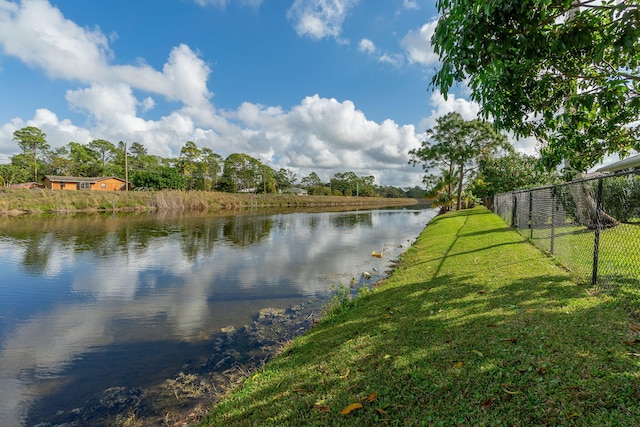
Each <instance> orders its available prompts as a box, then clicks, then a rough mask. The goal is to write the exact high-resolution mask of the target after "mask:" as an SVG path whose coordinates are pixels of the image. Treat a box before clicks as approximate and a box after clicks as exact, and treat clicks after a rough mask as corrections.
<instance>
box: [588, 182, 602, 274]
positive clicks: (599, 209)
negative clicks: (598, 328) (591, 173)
mask: <svg viewBox="0 0 640 427" xmlns="http://www.w3.org/2000/svg"><path fill="white" fill-rule="evenodd" d="M601 228H602V178H600V179H599V180H598V194H597V198H596V234H595V238H594V240H593V271H592V273H591V285H592V286H595V285H596V284H597V283H598V256H599V254H600V229H601Z"/></svg>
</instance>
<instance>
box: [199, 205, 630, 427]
mask: <svg viewBox="0 0 640 427" xmlns="http://www.w3.org/2000/svg"><path fill="white" fill-rule="evenodd" d="M622 307H623V306H622V305H621V304H620V301H619V300H618V299H617V298H615V297H612V296H607V295H603V294H595V293H592V292H590V289H589V288H587V287H585V286H579V285H576V283H575V282H574V281H572V279H571V276H570V275H569V273H568V272H566V271H565V269H563V268H561V267H559V266H557V265H556V264H554V263H553V262H552V260H551V259H550V258H549V257H547V256H545V255H544V254H543V253H542V252H541V251H539V250H538V249H536V248H535V247H533V246H532V245H531V244H529V243H527V242H526V241H524V240H523V238H522V236H520V235H519V234H518V233H517V232H516V231H514V230H511V229H509V228H508V227H506V226H505V224H504V222H503V221H502V220H501V219H500V218H499V217H497V216H496V215H494V214H492V213H490V212H489V211H487V210H486V209H484V208H476V209H473V210H468V211H461V212H457V213H453V214H449V215H445V216H440V217H437V218H436V219H435V220H433V221H432V222H431V224H430V225H429V226H428V227H427V228H426V229H425V231H424V232H423V233H422V234H421V236H420V237H419V238H418V240H417V241H416V242H415V244H414V245H413V246H412V247H411V248H410V249H409V250H408V251H407V252H406V254H405V255H404V257H403V259H402V261H401V263H400V266H399V267H398V268H397V269H396V271H395V272H394V273H393V274H392V276H391V277H390V278H389V279H388V280H386V281H385V282H384V283H383V284H381V285H380V286H379V287H378V288H376V290H375V291H374V292H371V293H368V294H365V295H363V296H361V297H360V298H358V299H357V300H355V301H350V302H345V303H343V304H342V305H341V306H340V307H338V308H337V309H335V310H334V311H333V312H331V313H330V314H328V315H327V316H326V317H325V319H324V320H323V321H322V322H320V323H319V324H318V325H316V326H315V327H314V328H313V329H312V330H310V331H309V332H308V333H307V334H305V335H304V336H302V337H299V338H298V339H296V340H295V341H294V342H293V343H291V344H290V345H289V346H288V347H287V348H286V350H285V351H284V353H283V354H281V355H280V356H279V357H277V358H275V359H273V360H271V361H270V362H269V363H268V364H267V365H266V366H265V367H264V368H263V369H262V370H261V371H260V372H257V373H255V374H254V375H253V376H252V377H251V378H249V379H247V380H246V381H245V383H244V384H243V386H242V387H241V388H239V389H238V390H237V391H235V392H234V393H232V394H230V395H229V396H228V397H227V398H226V400H224V401H222V402H220V403H219V404H218V405H216V406H214V408H213V410H212V415H211V417H210V419H209V420H208V421H207V422H206V423H205V425H215V426H217V425H227V426H253V425H257V426H268V425H273V426H301V425H314V426H316V425H327V426H335V425H338V426H340V425H344V426H354V425H398V426H413V425H427V426H432V425H436V426H437V425H445V426H446V425H470V426H514V425H553V426H556V425H559V426H596V425H597V426H606V425H610V426H637V425H640V369H639V368H640V357H639V356H640V339H639V338H640V332H638V331H640V325H637V324H636V323H638V322H639V321H638V320H635V319H633V318H630V317H629V314H628V312H627V311H626V310H625V309H624V308H622Z"/></svg>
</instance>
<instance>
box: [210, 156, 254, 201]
mask: <svg viewBox="0 0 640 427" xmlns="http://www.w3.org/2000/svg"><path fill="white" fill-rule="evenodd" d="M261 165H262V163H261V162H260V161H259V160H257V159H254V158H253V157H251V156H249V155H247V154H238V153H233V154H230V155H229V156H228V157H227V158H226V159H225V160H224V171H223V172H222V177H221V178H220V183H219V185H218V187H219V189H220V190H222V191H228V192H230V193H236V192H248V191H250V192H256V191H257V190H258V188H257V186H258V182H262V181H259V180H258V178H260V176H261V169H260V166H261Z"/></svg>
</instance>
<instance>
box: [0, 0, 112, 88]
mask: <svg viewBox="0 0 640 427" xmlns="http://www.w3.org/2000/svg"><path fill="white" fill-rule="evenodd" d="M0 46H2V48H3V49H4V51H5V53H7V54H9V55H12V56H15V57H17V58H19V59H20V60H22V61H23V62H25V63H26V64H29V65H31V66H36V67H40V68H42V69H43V70H44V71H45V72H46V73H47V74H48V75H49V76H50V77H60V78H67V79H80V80H85V81H87V80H91V79H94V78H99V76H101V75H102V76H104V67H105V64H106V63H107V61H108V59H109V58H111V57H112V52H111V50H110V49H109V43H108V40H107V38H106V37H105V36H104V35H103V34H102V33H101V32H100V30H99V29H97V28H96V29H93V30H89V29H83V28H80V27H79V26H78V25H76V24H75V23H74V22H72V21H70V20H68V19H65V18H64V16H63V15H62V13H61V12H60V11H59V10H58V9H56V8H54V7H53V6H51V5H50V4H49V2H48V1H46V0H31V1H23V2H22V3H20V4H19V5H18V4H17V3H13V2H6V1H4V2H1V3H0Z"/></svg>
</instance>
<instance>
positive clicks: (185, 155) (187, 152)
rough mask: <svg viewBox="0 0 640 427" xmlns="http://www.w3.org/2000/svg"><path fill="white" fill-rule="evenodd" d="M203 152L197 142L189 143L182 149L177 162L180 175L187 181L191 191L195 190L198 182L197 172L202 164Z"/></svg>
mask: <svg viewBox="0 0 640 427" xmlns="http://www.w3.org/2000/svg"><path fill="white" fill-rule="evenodd" d="M201 154H202V151H200V149H199V148H198V146H197V145H196V143H195V142H193V141H187V142H186V144H184V147H182V148H181V149H180V157H179V158H178V161H177V166H178V170H179V171H180V175H182V176H183V177H184V179H185V183H186V185H187V188H188V189H189V190H194V189H195V183H196V180H197V176H196V175H197V171H198V167H199V163H200V155H201Z"/></svg>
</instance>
